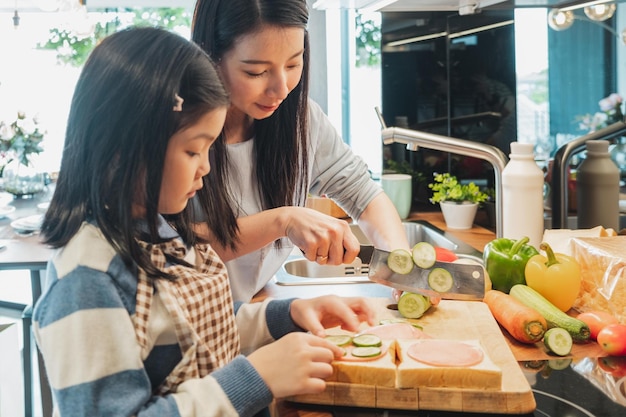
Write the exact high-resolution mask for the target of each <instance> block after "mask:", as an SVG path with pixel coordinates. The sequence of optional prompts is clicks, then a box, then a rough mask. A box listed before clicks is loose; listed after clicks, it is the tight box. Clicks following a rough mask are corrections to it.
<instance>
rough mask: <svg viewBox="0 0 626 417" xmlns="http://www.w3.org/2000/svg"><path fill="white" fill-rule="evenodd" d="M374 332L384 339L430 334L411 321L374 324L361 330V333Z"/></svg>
mask: <svg viewBox="0 0 626 417" xmlns="http://www.w3.org/2000/svg"><path fill="white" fill-rule="evenodd" d="M365 333H367V334H374V335H376V336H378V337H380V338H381V339H382V340H394V339H427V338H430V336H429V335H427V334H426V333H424V332H423V331H421V330H420V329H418V328H417V327H415V326H413V325H411V324H409V323H389V324H381V325H380V326H373V327H370V328H368V329H366V330H364V331H362V332H361V334H365Z"/></svg>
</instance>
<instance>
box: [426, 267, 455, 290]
mask: <svg viewBox="0 0 626 417" xmlns="http://www.w3.org/2000/svg"><path fill="white" fill-rule="evenodd" d="M453 283H454V279H453V278H452V274H451V273H450V272H449V271H447V270H445V269H443V268H434V269H433V270H432V271H430V273H429V274H428V285H429V286H430V288H432V289H433V290H435V291H437V292H448V291H450V289H451V288H452V284H453Z"/></svg>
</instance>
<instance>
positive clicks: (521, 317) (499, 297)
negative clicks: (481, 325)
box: [483, 290, 548, 343]
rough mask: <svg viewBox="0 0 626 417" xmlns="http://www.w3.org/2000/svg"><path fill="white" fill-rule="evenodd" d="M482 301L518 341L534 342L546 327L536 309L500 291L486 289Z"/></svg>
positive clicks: (539, 338) (538, 339) (543, 319)
mask: <svg viewBox="0 0 626 417" xmlns="http://www.w3.org/2000/svg"><path fill="white" fill-rule="evenodd" d="M483 301H484V302H485V304H487V306H488V307H489V310H490V311H491V314H493V316H494V317H495V319H496V321H497V322H498V323H499V324H500V326H502V327H504V328H505V329H506V331H508V332H509V334H510V335H511V336H513V338H514V339H515V340H517V341H518V342H522V343H536V342H538V341H540V340H541V338H542V337H543V334H544V333H545V332H546V330H547V328H548V324H547V323H546V319H545V318H544V317H543V316H542V315H541V314H540V313H539V312H538V311H536V310H535V309H533V308H530V307H528V306H526V305H524V304H522V303H521V302H520V301H518V300H517V299H515V298H513V297H512V296H510V295H509V294H506V293H504V292H502V291H498V290H489V291H487V292H486V293H485V298H484V299H483Z"/></svg>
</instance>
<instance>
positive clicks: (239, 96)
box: [219, 26, 304, 119]
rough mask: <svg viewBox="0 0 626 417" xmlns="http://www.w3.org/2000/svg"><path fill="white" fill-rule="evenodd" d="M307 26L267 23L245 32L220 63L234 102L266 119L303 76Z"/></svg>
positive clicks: (238, 107) (251, 114) (250, 113)
mask: <svg viewBox="0 0 626 417" xmlns="http://www.w3.org/2000/svg"><path fill="white" fill-rule="evenodd" d="M303 55H304V29H301V28H295V27H277V26H264V27H263V28H262V29H261V30H260V31H258V32H253V33H250V34H248V35H244V36H242V37H241V38H240V39H239V40H237V42H236V43H235V46H234V47H233V48H232V49H231V50H230V51H228V52H227V53H226V54H224V56H223V57H222V59H221V62H220V64H219V68H220V73H221V75H222V79H223V80H224V83H225V84H226V88H227V89H228V92H229V94H230V100H231V106H233V107H235V108H237V109H238V110H240V111H241V112H243V113H245V114H247V115H248V116H250V117H252V118H254V119H265V118H266V117H269V116H271V115H272V113H274V112H275V111H276V109H277V108H278V106H280V103H282V101H283V100H284V99H285V98H286V97H287V95H288V94H289V93H290V92H291V91H292V90H293V89H294V88H295V87H296V86H297V85H298V83H299V82H300V78H301V77H302V67H303V64H304V61H303Z"/></svg>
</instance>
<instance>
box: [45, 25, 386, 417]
mask: <svg viewBox="0 0 626 417" xmlns="http://www.w3.org/2000/svg"><path fill="white" fill-rule="evenodd" d="M228 103H229V101H228V96H227V94H226V92H225V91H224V88H223V86H222V84H221V82H220V79H219V77H218V75H217V72H216V70H215V68H214V67H213V65H212V63H211V60H210V59H209V58H208V57H207V55H206V54H205V53H204V52H203V51H202V50H200V48H198V46H197V45H194V44H193V43H191V42H189V41H188V40H185V39H184V38H182V37H181V36H179V35H175V34H173V33H169V32H166V31H164V30H160V29H155V28H141V29H136V28H133V29H127V30H125V31H122V32H118V33H115V34H113V35H110V36H109V37H107V38H106V39H104V40H103V41H102V42H101V43H100V44H99V45H98V46H97V47H96V48H95V49H94V50H93V52H92V53H91V55H90V57H89V59H88V60H87V62H86V64H85V67H84V68H83V71H82V73H81V76H80V78H79V80H78V83H77V86H76V90H75V92H74V96H73V99H72V106H71V109H70V115H69V119H68V127H67V132H66V139H65V147H64V150H63V159H62V163H61V170H60V172H59V179H58V184H57V187H56V189H55V193H54V196H53V198H52V201H51V202H50V207H49V209H48V211H47V212H46V215H45V219H44V223H43V226H42V232H43V234H44V236H45V242H46V243H48V244H49V245H51V246H52V247H54V248H56V249H58V250H57V251H56V252H55V255H54V257H53V259H52V260H51V261H50V262H49V264H48V269H47V287H46V290H45V292H44V294H43V295H42V296H41V298H40V299H39V300H38V302H37V304H36V306H35V309H34V316H33V317H34V325H33V330H34V333H35V336H36V338H37V344H38V345H39V348H40V350H41V352H42V354H43V357H44V360H45V365H46V371H47V374H48V377H49V380H50V385H51V387H52V391H53V395H54V405H55V410H56V413H55V415H59V416H63V417H67V416H93V417H95V416H164V417H165V416H172V417H174V416H178V417H180V416H183V417H185V416H186V417H195V416H233V417H234V416H253V415H256V414H257V413H259V412H261V411H262V410H267V409H266V407H267V406H268V405H269V404H270V402H271V401H272V398H273V397H285V396H290V395H296V394H301V393H318V392H321V391H323V390H324V388H325V381H324V379H325V378H328V377H329V376H331V375H332V372H333V370H332V366H331V364H330V362H331V361H332V360H333V359H334V358H335V357H338V356H340V355H341V354H342V353H343V352H342V351H341V350H340V349H339V348H338V347H337V346H334V345H333V344H331V343H330V342H328V341H327V340H325V339H324V338H323V337H320V336H323V335H324V328H325V327H334V326H337V325H342V326H344V327H346V328H347V329H350V330H351V331H355V330H357V329H358V327H359V324H360V322H361V321H368V322H369V323H370V324H372V323H373V321H374V317H373V312H372V310H371V309H370V308H369V307H368V306H367V303H366V301H365V300H363V299H357V298H339V297H334V296H326V297H319V298H312V299H306V300H298V299H294V300H267V301H265V302H263V303H253V304H242V303H235V304H233V300H232V295H231V291H230V286H229V279H228V276H227V273H226V268H225V266H224V264H223V263H222V262H221V260H220V259H219V257H218V256H217V254H216V253H215V251H213V249H211V246H210V245H207V244H206V243H204V242H201V241H199V240H198V238H197V236H196V235H195V233H194V232H193V225H194V222H193V217H192V213H191V210H190V209H188V201H189V200H190V199H191V198H192V197H193V196H194V195H195V194H196V193H198V194H203V193H205V192H206V190H205V189H204V187H203V182H202V178H203V176H206V175H207V174H208V173H209V171H210V170H211V168H212V167H211V164H210V163H209V150H210V148H211V147H212V146H213V143H214V142H215V140H216V138H217V136H218V135H219V133H220V131H221V129H222V127H223V124H224V120H225V118H226V111H227V105H228ZM225 214H226V216H225ZM210 215H211V216H215V217H219V218H220V219H221V221H222V222H224V223H234V222H235V218H234V216H233V214H232V212H231V213H228V212H226V213H222V212H217V211H215V212H212V213H210ZM198 300H200V301H201V302H198ZM303 330H304V331H303ZM305 331H308V332H305ZM294 346H297V347H298V348H297V349H294ZM241 353H243V354H245V355H247V356H244V355H242V354H241Z"/></svg>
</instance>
